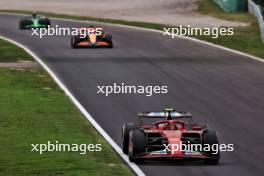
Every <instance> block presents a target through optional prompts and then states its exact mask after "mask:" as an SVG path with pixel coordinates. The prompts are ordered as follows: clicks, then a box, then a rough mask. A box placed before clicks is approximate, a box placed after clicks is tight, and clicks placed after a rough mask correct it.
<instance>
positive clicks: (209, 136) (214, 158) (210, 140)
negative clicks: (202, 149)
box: [202, 130, 220, 164]
mask: <svg viewBox="0 0 264 176" xmlns="http://www.w3.org/2000/svg"><path fill="white" fill-rule="evenodd" d="M202 143H203V145H204V146H205V145H206V146H208V145H209V146H210V150H209V151H207V152H206V153H207V154H208V155H209V156H211V158H210V159H205V160H204V162H205V163H207V164H218V162H219V159H220V152H219V150H218V151H217V153H215V151H214V150H212V146H213V145H215V144H217V146H218V144H219V142H218V137H217V132H216V131H214V130H205V131H204V132H203V136H202Z"/></svg>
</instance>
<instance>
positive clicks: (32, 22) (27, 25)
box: [19, 14, 51, 30]
mask: <svg viewBox="0 0 264 176" xmlns="http://www.w3.org/2000/svg"><path fill="white" fill-rule="evenodd" d="M50 24H51V23H50V20H49V19H48V18H46V17H44V18H42V17H39V16H37V15H36V14H32V16H30V17H26V18H24V19H22V20H20V21H19V29H22V30H23V29H31V28H48V26H49V25H50Z"/></svg>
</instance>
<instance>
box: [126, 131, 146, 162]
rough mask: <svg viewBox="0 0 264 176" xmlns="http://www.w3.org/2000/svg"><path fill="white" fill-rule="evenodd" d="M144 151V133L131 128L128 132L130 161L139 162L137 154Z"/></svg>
mask: <svg viewBox="0 0 264 176" xmlns="http://www.w3.org/2000/svg"><path fill="white" fill-rule="evenodd" d="M143 152H145V134H144V132H143V131H141V130H133V131H130V133H129V151H128V157H129V160H130V161H132V162H139V161H140V160H139V159H138V158H137V155H138V154H140V153H143Z"/></svg>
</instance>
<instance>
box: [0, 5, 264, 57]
mask: <svg viewBox="0 0 264 176" xmlns="http://www.w3.org/2000/svg"><path fill="white" fill-rule="evenodd" d="M1 11H2V12H16V13H27V14H28V13H32V12H30V11H21V10H1ZM197 12H199V13H201V14H204V15H209V16H213V17H217V18H221V19H225V20H231V21H240V22H245V23H249V24H250V25H249V26H247V27H237V28H235V29H234V31H235V34H234V35H233V36H228V37H225V36H222V37H221V36H220V37H219V38H217V39H213V38H212V37H211V36H195V37H194V36H193V37H194V38H197V39H200V40H204V41H207V42H211V43H214V44H218V45H221V46H225V47H228V48H232V49H235V50H238V51H242V52H245V53H248V54H251V55H254V56H257V57H261V58H264V50H263V47H264V43H263V42H262V41H261V37H260V32H259V28H258V24H257V20H256V18H255V17H253V16H252V15H250V14H248V13H247V12H244V13H225V12H224V11H223V10H222V9H221V8H220V7H218V6H217V5H216V4H215V3H214V2H213V1H212V0H200V1H198V10H197ZM39 14H42V15H45V16H50V17H57V18H68V19H75V20H89V21H97V22H104V23H113V24H123V25H129V26H137V27H143V28H150V29H157V30H162V29H163V27H168V25H164V24H156V23H145V22H136V21H125V20H115V19H103V18H93V17H84V16H72V15H64V14H55V13H46V12H39Z"/></svg>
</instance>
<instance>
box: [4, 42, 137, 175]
mask: <svg viewBox="0 0 264 176" xmlns="http://www.w3.org/2000/svg"><path fill="white" fill-rule="evenodd" d="M3 45H6V42H4V41H2V40H0V48H2V47H3ZM11 45H12V44H8V46H9V47H11V48H12V49H11V50H9V49H6V50H5V51H6V52H8V53H9V55H8V58H10V59H11V60H15V59H14V58H17V57H18V58H23V59H25V58H31V57H29V56H27V54H26V53H24V52H22V51H21V49H20V48H18V47H16V46H11ZM0 58H5V59H6V58H7V57H5V53H3V52H0ZM0 82H1V86H0V92H1V93H0V100H1V101H0V133H1V137H0V144H1V145H0V175H1V176H7V175H8V176H13V175H25V176H31V175H32V176H33V175H65V176H72V175H78V176H82V175H83V176H86V175H97V176H99V175H100V176H108V175H113V176H117V175H120V176H123V175H124V176H126V175H132V173H131V172H130V170H129V169H128V168H127V166H126V165H125V164H123V163H122V161H120V159H119V157H118V156H117V154H115V152H113V150H112V148H111V147H110V145H109V144H107V142H106V141H105V140H103V139H102V137H101V136H99V135H98V133H97V132H96V131H95V129H94V128H93V127H92V126H91V125H90V124H89V123H88V122H87V120H86V119H85V118H84V117H83V116H82V115H81V114H80V112H79V111H78V110H77V108H75V106H73V104H72V103H71V101H70V100H69V98H68V97H67V96H66V95H64V92H62V91H61V90H60V89H59V88H58V86H57V85H56V84H55V83H54V81H53V80H52V79H51V78H50V76H49V75H48V74H47V73H46V72H44V71H43V70H39V69H27V70H11V69H3V68H1V69H0ZM47 141H51V142H52V143H55V142H56V141H58V142H59V143H65V144H97V143H100V144H102V151H101V152H87V154H84V155H81V154H79V153H80V152H44V153H43V154H42V155H40V154H39V153H38V152H31V149H32V147H31V144H41V143H46V144H47Z"/></svg>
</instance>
